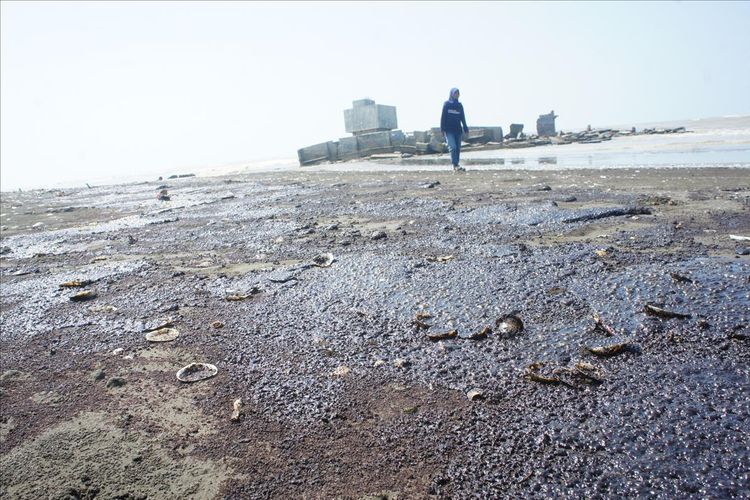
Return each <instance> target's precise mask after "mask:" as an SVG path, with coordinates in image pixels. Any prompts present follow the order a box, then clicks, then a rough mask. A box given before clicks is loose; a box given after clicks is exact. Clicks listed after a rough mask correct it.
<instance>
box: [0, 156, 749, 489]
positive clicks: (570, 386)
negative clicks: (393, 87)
mask: <svg viewBox="0 0 750 500" xmlns="http://www.w3.org/2000/svg"><path fill="white" fill-rule="evenodd" d="M540 185H543V186H545V189H544V190H541V189H539V186H540ZM547 187H548V188H549V189H547ZM162 189H166V190H167V192H168V195H169V200H166V201H165V200H163V199H159V198H158V195H159V194H160V193H161V190H162ZM2 213H3V214H4V215H3V218H2V225H3V227H2V228H1V229H2V233H1V234H2V245H1V246H2V252H0V258H1V260H0V273H1V274H0V277H1V278H2V297H1V298H0V301H1V302H0V304H1V305H2V315H1V317H0V326H1V327H2V337H1V339H2V344H1V347H2V351H1V352H2V371H3V374H2V377H0V389H1V390H2V392H0V412H1V417H0V452H1V456H0V467H1V469H0V487H1V488H2V489H1V490H0V491H1V492H2V496H7V497H8V498H39V496H40V495H44V496H45V497H51V498H65V497H66V495H67V496H68V497H69V496H73V497H76V498H93V497H97V498H99V497H102V498H104V497H106V498H112V497H117V496H118V495H120V496H121V497H127V495H130V496H129V498H146V497H148V498H152V497H154V498H159V497H162V498H167V497H173V498H178V497H179V498H189V497H196V498H339V497H340V498H396V497H397V498H493V497H512V498H521V497H567V498H583V497H586V498H591V497H621V496H630V497H648V498H652V497H655V498H706V497H710V498H742V497H745V498H747V497H748V496H750V477H749V475H750V452H749V451H748V450H749V449H750V437H749V434H748V431H747V430H748V428H750V404H748V401H750V384H748V361H749V358H750V356H749V355H748V353H749V349H748V347H749V346H750V340H749V338H750V337H749V336H750V297H749V294H748V290H750V264H749V261H748V259H749V258H750V256H748V255H746V254H743V253H742V252H737V251H736V248H737V246H738V245H745V244H744V243H742V241H741V240H737V239H736V238H735V239H732V238H730V235H734V236H749V235H750V175H748V170H747V169H731V168H703V169H678V168H664V169H656V168H654V169H643V170H626V169H622V170H576V171H545V172H532V171H512V170H504V171H491V170H482V171H471V170H470V171H469V172H467V173H466V174H465V175H454V174H452V173H450V172H435V171H433V172H416V171H409V172H381V173H367V172H335V173H333V172H328V173H325V172H307V171H305V170H304V169H300V170H299V171H294V172H282V173H263V174H247V175H237V176H233V177H215V178H194V177H193V178H180V179H174V180H170V181H169V182H168V184H167V185H166V186H163V182H156V181H154V182H147V183H140V184H128V185H120V186H101V187H93V188H91V189H88V188H83V189H68V190H38V191H29V192H19V193H3V195H2ZM40 223H41V224H40ZM376 233H377V234H378V235H379V237H378V238H373V237H372V235H373V234H376ZM381 233H382V235H384V236H381ZM328 253H330V254H332V256H333V261H332V262H331V265H330V267H318V266H316V265H314V264H315V263H316V262H315V260H314V259H315V258H316V256H319V255H320V254H328ZM73 280H81V281H83V280H88V281H90V283H89V284H88V285H87V289H90V290H93V291H95V293H96V296H95V297H94V298H92V299H91V300H88V301H85V302H74V301H71V300H69V297H70V296H71V295H72V294H73V293H72V292H71V290H66V289H65V288H60V286H59V285H60V284H61V283H65V282H68V281H73ZM646 304H651V305H654V306H656V307H659V308H662V309H664V310H666V311H669V312H671V313H678V315H677V316H674V317H660V316H654V315H651V314H647V311H646V308H645V306H646ZM508 315H514V316H516V317H518V319H520V321H521V323H522V328H516V329H514V331H513V332H506V331H502V330H501V329H500V328H498V327H497V325H498V320H501V319H502V318H506V317H507V316H508ZM594 318H596V320H595V319H594ZM167 322H170V323H172V324H173V325H174V327H175V328H177V329H178V330H179V332H180V336H179V337H178V338H177V339H176V340H174V341H173V342H169V343H162V344H159V345H154V344H151V343H149V342H148V341H147V340H146V339H145V332H146V331H148V330H149V329H150V328H154V327H157V326H159V325H163V324H165V323H167ZM519 330H520V331H519ZM449 332H455V334H453V333H450V335H448V333H449ZM431 337H432V338H431ZM435 339H442V340H435ZM618 344H626V347H625V348H620V347H618ZM608 346H609V347H611V349H610V350H609V351H607V352H611V353H614V354H612V355H609V356H596V355H595V354H593V353H592V352H591V348H593V347H604V348H606V347H608ZM193 362H195V363H211V364H214V365H216V366H217V367H218V370H219V372H218V375H217V376H215V377H213V378H211V379H208V380H202V381H199V382H195V383H193V384H181V383H180V382H179V381H177V379H176V377H175V374H176V372H177V370H179V369H180V368H181V367H183V366H185V365H187V364H189V363H193ZM530 365H534V366H533V367H531V368H529V367H530ZM588 365H591V367H590V368H585V367H586V366H588ZM576 367H578V371H576V370H577V368H576ZM581 367H584V368H581ZM582 370H583V371H585V372H587V373H595V374H596V377H593V378H591V377H588V378H587V377H584V376H580V373H582ZM586 370H588V371H586ZM592 370H593V371H592ZM103 373H106V377H105V376H102V375H101V374H103ZM534 374H535V375H534ZM577 374H578V375H577ZM114 379H117V380H118V384H109V383H108V382H106V380H110V381H111V380H114ZM472 390H477V391H480V392H481V397H476V398H473V399H472V400H471V401H470V400H469V398H468V397H467V393H469V392H470V391H472ZM238 398H241V400H242V416H241V418H240V419H239V421H237V422H235V421H232V420H231V419H230V416H231V414H232V410H233V402H234V401H235V400H236V399H238ZM61 443H65V444H63V445H61ZM97 495H98V496H97Z"/></svg>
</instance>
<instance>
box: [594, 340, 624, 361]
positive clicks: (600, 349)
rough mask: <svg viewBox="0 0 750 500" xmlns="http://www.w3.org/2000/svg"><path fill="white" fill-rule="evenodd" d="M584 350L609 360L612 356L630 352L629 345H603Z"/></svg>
mask: <svg viewBox="0 0 750 500" xmlns="http://www.w3.org/2000/svg"><path fill="white" fill-rule="evenodd" d="M586 350H587V351H588V352H590V353H591V354H593V355H595V356H601V357H604V358H609V357H612V356H617V355H618V354H621V353H623V352H626V351H628V350H630V345H629V344H625V343H622V344H611V345H603V346H594V347H586Z"/></svg>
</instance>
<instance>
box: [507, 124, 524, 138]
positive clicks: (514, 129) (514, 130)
mask: <svg viewBox="0 0 750 500" xmlns="http://www.w3.org/2000/svg"><path fill="white" fill-rule="evenodd" d="M522 132H523V123H511V124H510V138H511V139H518V136H519V135H521V133H522Z"/></svg>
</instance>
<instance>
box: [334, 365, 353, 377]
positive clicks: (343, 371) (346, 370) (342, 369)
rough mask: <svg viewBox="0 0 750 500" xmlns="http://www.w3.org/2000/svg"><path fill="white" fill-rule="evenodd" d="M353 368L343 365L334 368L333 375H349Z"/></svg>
mask: <svg viewBox="0 0 750 500" xmlns="http://www.w3.org/2000/svg"><path fill="white" fill-rule="evenodd" d="M351 371H352V369H351V368H349V367H348V366H345V365H341V366H339V367H338V368H336V369H335V370H333V373H332V375H335V376H336V377H343V376H344V375H347V374H348V373H349V372H351Z"/></svg>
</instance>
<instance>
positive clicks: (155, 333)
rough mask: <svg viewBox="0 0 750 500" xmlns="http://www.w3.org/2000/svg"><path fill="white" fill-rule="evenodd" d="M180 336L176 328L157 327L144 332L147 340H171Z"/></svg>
mask: <svg viewBox="0 0 750 500" xmlns="http://www.w3.org/2000/svg"><path fill="white" fill-rule="evenodd" d="M179 336H180V332H179V331H177V329H176V328H159V329H158V330H152V331H150V332H148V333H146V340H148V341H149V342H171V341H173V340H174V339H176V338H177V337H179Z"/></svg>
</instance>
